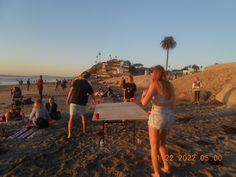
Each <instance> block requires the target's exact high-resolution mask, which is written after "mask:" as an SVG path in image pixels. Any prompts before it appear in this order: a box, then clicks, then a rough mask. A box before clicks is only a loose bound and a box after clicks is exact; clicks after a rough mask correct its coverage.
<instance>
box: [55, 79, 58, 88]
mask: <svg viewBox="0 0 236 177" xmlns="http://www.w3.org/2000/svg"><path fill="white" fill-rule="evenodd" d="M58 86H59V80H58V79H56V88H55V90H58Z"/></svg>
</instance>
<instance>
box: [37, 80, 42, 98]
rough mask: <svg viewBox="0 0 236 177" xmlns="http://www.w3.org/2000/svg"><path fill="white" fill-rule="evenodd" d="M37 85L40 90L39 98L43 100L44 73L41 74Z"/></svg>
mask: <svg viewBox="0 0 236 177" xmlns="http://www.w3.org/2000/svg"><path fill="white" fill-rule="evenodd" d="M37 86H38V91H39V98H40V100H41V101H42V100H43V76H42V75H40V76H39V80H38V82H37Z"/></svg>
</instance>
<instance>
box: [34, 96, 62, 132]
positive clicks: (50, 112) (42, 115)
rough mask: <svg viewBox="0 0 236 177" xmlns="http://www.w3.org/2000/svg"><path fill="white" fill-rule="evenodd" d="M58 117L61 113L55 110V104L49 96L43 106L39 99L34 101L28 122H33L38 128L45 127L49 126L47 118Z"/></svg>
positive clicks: (56, 118) (55, 118)
mask: <svg viewBox="0 0 236 177" xmlns="http://www.w3.org/2000/svg"><path fill="white" fill-rule="evenodd" d="M60 118H61V113H60V111H58V110H57V104H56V102H55V100H54V98H53V97H50V98H49V100H48V102H47V103H46V104H45V106H44V105H43V103H42V101H41V100H40V99H38V100H36V101H35V103H34V106H33V109H32V112H31V114H30V117H29V123H33V124H34V125H35V126H37V127H39V128H46V127H49V123H48V120H49V119H53V120H59V119H60Z"/></svg>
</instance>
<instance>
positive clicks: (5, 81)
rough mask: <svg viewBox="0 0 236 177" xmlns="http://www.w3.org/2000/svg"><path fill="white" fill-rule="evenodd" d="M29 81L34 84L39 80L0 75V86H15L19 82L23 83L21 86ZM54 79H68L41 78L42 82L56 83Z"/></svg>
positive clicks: (60, 78)
mask: <svg viewBox="0 0 236 177" xmlns="http://www.w3.org/2000/svg"><path fill="white" fill-rule="evenodd" d="M28 79H30V82H31V83H36V82H37V80H38V79H39V76H8V75H0V85H17V84H18V83H19V80H22V81H23V84H26V82H27V80H28ZM56 79H59V80H62V79H69V78H67V77H56V76H43V80H44V81H46V82H56Z"/></svg>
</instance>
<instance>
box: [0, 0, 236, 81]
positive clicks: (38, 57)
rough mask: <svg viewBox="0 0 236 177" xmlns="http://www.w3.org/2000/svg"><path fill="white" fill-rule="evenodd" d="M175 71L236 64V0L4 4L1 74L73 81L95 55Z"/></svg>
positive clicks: (5, 0) (0, 9)
mask: <svg viewBox="0 0 236 177" xmlns="http://www.w3.org/2000/svg"><path fill="white" fill-rule="evenodd" d="M169 35H171V36H173V37H174V38H175V40H176V42H177V46H176V48H175V49H174V50H173V51H171V53H170V60H169V65H170V66H171V68H181V67H183V66H186V65H189V64H198V65H203V66H206V65H209V64H214V63H216V62H218V63H224V62H233V61H236V44H235V41H236V1H235V0H172V1H170V0H169V1H164V0H152V1H151V0H142V1H141V0H74V1H73V0H70V1H66V0H64V1H62V0H39V1H36V0H0V61H1V62H0V74H21V75H22V74H48V75H62V76H73V75H77V74H78V73H80V72H81V71H83V70H85V69H88V68H89V67H91V66H92V65H93V64H95V60H96V55H98V52H101V53H102V59H103V60H105V59H107V58H108V57H109V54H111V55H112V56H118V57H119V58H122V59H125V60H130V61H131V62H132V63H143V64H144V66H148V67H149V66H153V65H156V64H161V65H165V59H166V52H165V51H163V50H162V48H161V46H160V42H161V40H162V39H163V38H164V37H165V36H169Z"/></svg>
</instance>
